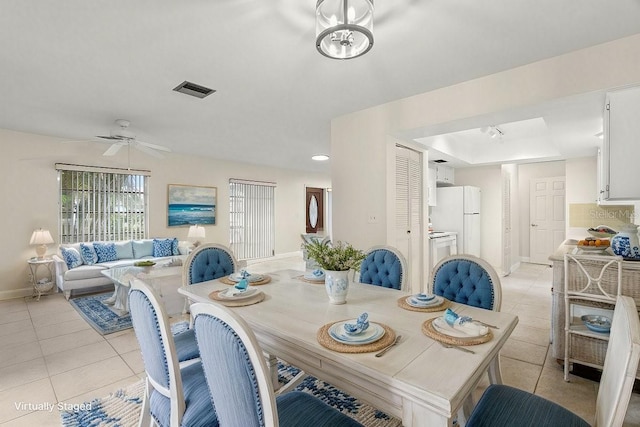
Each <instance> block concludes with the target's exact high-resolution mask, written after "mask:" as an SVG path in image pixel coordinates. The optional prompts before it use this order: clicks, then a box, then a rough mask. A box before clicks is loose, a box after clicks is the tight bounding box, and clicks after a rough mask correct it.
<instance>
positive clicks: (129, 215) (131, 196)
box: [56, 163, 150, 243]
mask: <svg viewBox="0 0 640 427" xmlns="http://www.w3.org/2000/svg"><path fill="white" fill-rule="evenodd" d="M56 169H57V170H58V182H59V186H60V203H59V206H60V212H59V233H60V242H61V243H75V242H87V241H94V240H103V241H112V240H113V241H117V240H129V239H143V238H145V237H146V236H147V229H148V182H147V181H148V178H149V175H150V172H149V171H139V170H129V169H112V168H102V167H91V166H78V165H67V164H61V163H58V164H56Z"/></svg>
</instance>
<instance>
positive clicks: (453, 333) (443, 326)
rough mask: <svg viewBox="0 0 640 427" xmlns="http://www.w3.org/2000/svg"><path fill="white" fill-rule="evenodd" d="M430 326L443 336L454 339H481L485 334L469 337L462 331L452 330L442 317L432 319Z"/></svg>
mask: <svg viewBox="0 0 640 427" xmlns="http://www.w3.org/2000/svg"><path fill="white" fill-rule="evenodd" d="M431 325H432V326H433V329H435V330H436V331H437V332H440V333H441V334H443V335H448V336H450V337H454V338H474V339H475V338H478V337H483V336H485V335H486V334H482V335H469V334H467V333H465V332H463V331H460V330H458V329H456V328H454V327H453V326H450V325H449V324H448V323H447V322H446V321H445V320H444V319H443V318H442V317H436V318H435V319H433V322H432V323H431ZM487 333H488V332H487Z"/></svg>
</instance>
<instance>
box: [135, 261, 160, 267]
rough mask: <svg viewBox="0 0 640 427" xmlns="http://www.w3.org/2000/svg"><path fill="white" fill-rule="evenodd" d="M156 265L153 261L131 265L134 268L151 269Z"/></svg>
mask: <svg viewBox="0 0 640 427" xmlns="http://www.w3.org/2000/svg"><path fill="white" fill-rule="evenodd" d="M154 265H156V263H155V262H153V261H137V262H134V263H133V266H134V267H153V266H154Z"/></svg>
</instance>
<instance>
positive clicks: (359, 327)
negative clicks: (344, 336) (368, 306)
mask: <svg viewBox="0 0 640 427" xmlns="http://www.w3.org/2000/svg"><path fill="white" fill-rule="evenodd" d="M368 317H369V314H368V313H362V314H361V315H360V316H358V318H357V319H356V324H355V325H354V324H353V323H345V324H344V330H345V331H346V332H347V333H348V334H359V333H361V332H364V331H365V330H366V329H367V328H368V327H369V321H368V320H367V319H368Z"/></svg>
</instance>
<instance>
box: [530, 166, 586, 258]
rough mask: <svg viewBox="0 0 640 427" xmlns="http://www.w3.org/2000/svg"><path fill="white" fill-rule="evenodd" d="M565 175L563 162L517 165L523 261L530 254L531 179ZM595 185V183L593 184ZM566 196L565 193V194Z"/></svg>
mask: <svg viewBox="0 0 640 427" xmlns="http://www.w3.org/2000/svg"><path fill="white" fill-rule="evenodd" d="M564 175H565V162H564V161H560V162H542V163H529V164H524V165H519V166H518V184H519V191H518V196H519V200H520V224H519V226H518V227H519V229H520V256H521V257H522V259H523V261H528V260H529V257H530V256H531V250H530V247H529V246H530V242H531V239H530V231H531V230H530V229H531V227H530V226H529V225H530V224H531V220H530V218H531V212H530V207H531V200H530V196H529V195H530V193H531V188H530V184H531V180H533V179H536V178H548V177H552V176H564ZM594 185H595V184H594ZM565 198H566V195H565Z"/></svg>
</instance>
